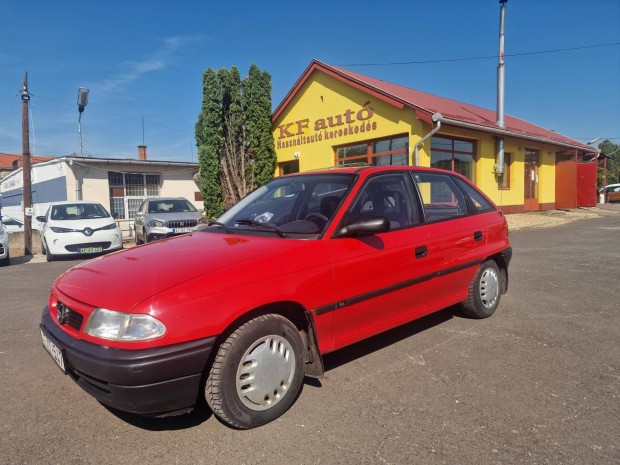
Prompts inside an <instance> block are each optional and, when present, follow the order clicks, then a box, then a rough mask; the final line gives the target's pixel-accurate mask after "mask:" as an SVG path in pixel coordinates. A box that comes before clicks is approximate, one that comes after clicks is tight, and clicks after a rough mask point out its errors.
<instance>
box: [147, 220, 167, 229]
mask: <svg viewBox="0 0 620 465" xmlns="http://www.w3.org/2000/svg"><path fill="white" fill-rule="evenodd" d="M149 226H150V227H151V228H163V227H164V226H165V225H164V222H163V221H159V220H153V221H151V222H149Z"/></svg>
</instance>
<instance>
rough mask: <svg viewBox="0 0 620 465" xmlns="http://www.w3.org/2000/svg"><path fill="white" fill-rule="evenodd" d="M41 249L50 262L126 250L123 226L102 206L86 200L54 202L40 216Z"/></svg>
mask: <svg viewBox="0 0 620 465" xmlns="http://www.w3.org/2000/svg"><path fill="white" fill-rule="evenodd" d="M37 221H39V222H40V223H42V227H41V249H42V251H43V253H44V254H45V255H46V257H47V261H48V262H51V261H53V260H55V259H56V258H58V257H60V256H71V255H88V254H97V253H102V252H111V251H114V250H120V249H122V248H123V236H122V232H121V229H120V227H119V226H118V224H116V221H114V218H112V215H110V213H108V211H107V210H106V209H105V208H104V207H103V206H102V205H101V204H100V203H96V202H87V201H75V202H71V201H66V202H55V203H52V204H51V205H50V207H49V208H48V210H47V213H46V214H45V216H38V217H37Z"/></svg>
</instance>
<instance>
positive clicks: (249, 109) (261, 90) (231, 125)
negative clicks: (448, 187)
mask: <svg viewBox="0 0 620 465" xmlns="http://www.w3.org/2000/svg"><path fill="white" fill-rule="evenodd" d="M196 143H197V145H198V156H199V165H200V176H201V190H202V192H203V197H204V204H205V216H206V217H207V219H209V220H212V219H215V218H217V217H218V216H219V215H220V214H221V213H222V212H223V211H224V210H225V209H226V208H228V207H230V206H231V205H233V204H234V203H235V202H237V201H238V200H239V199H241V198H243V197H244V196H245V195H247V194H248V193H249V192H250V191H252V190H253V189H255V188H256V187H259V186H261V185H262V184H265V183H266V182H268V181H270V180H271V179H272V178H273V175H274V171H275V165H276V156H275V146H274V141H273V135H272V133H271V76H270V75H269V73H267V72H262V71H261V70H260V69H259V68H258V66H256V65H255V64H253V65H252V66H251V67H250V71H249V75H248V77H247V78H245V79H244V80H243V81H242V80H241V76H240V73H239V70H238V69H237V68H236V67H234V66H233V67H232V68H231V69H230V70H228V69H225V68H222V69H219V70H218V71H217V72H216V71H213V70H212V69H210V68H208V69H207V70H206V71H205V72H204V74H203V101H202V111H201V113H200V115H199V116H198V121H197V123H196Z"/></svg>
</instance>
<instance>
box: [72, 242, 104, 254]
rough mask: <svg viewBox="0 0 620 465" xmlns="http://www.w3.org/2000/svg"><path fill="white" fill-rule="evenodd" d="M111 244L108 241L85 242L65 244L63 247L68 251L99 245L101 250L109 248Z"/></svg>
mask: <svg viewBox="0 0 620 465" xmlns="http://www.w3.org/2000/svg"><path fill="white" fill-rule="evenodd" d="M111 245H112V243H111V242H110V241H108V242H87V243H85V244H71V245H66V246H65V249H67V251H69V252H77V251H78V250H80V249H83V248H85V247H88V248H90V247H101V248H102V249H103V250H105V249H109V248H110V246H111Z"/></svg>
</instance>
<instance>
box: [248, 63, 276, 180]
mask: <svg viewBox="0 0 620 465" xmlns="http://www.w3.org/2000/svg"><path fill="white" fill-rule="evenodd" d="M243 102H244V105H243V108H244V111H245V114H246V128H247V133H248V138H247V140H248V145H249V151H250V156H251V169H252V176H251V185H252V189H254V188H256V187H258V186H261V185H263V184H265V183H267V182H269V181H271V179H273V174H274V172H275V168H276V150H275V144H274V140H273V133H272V132H271V103H272V102H271V75H270V74H269V73H268V72H267V71H264V72H261V70H260V69H259V68H258V66H256V65H255V64H252V66H250V71H249V73H248V77H247V78H246V79H245V80H244V82H243Z"/></svg>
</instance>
